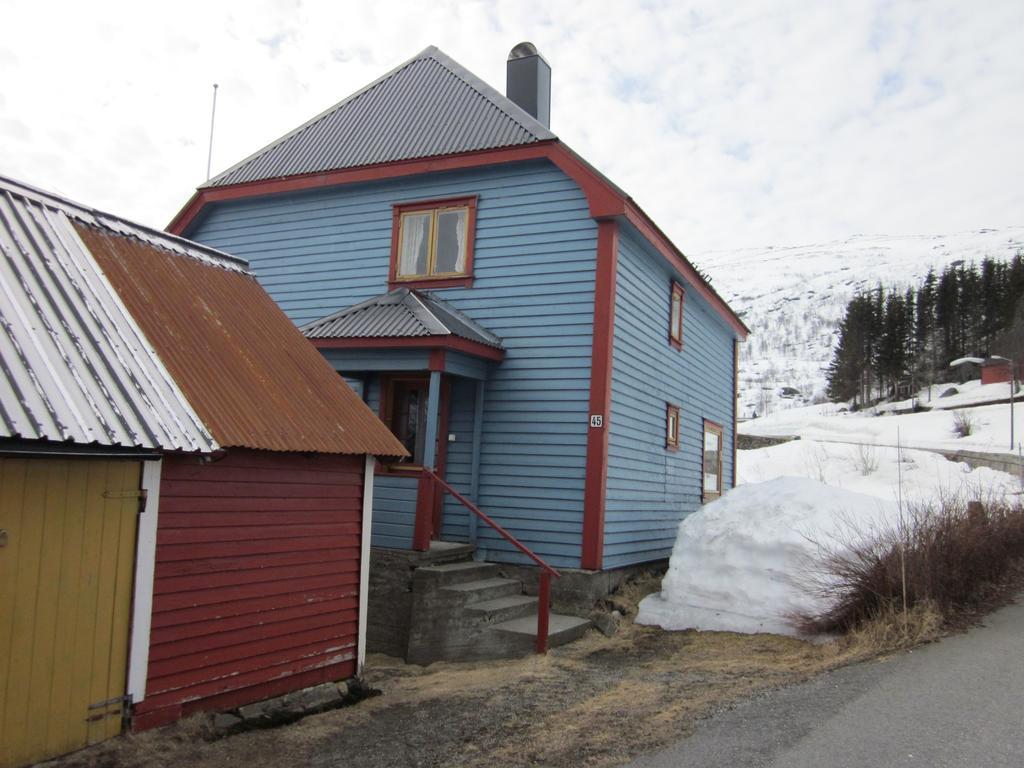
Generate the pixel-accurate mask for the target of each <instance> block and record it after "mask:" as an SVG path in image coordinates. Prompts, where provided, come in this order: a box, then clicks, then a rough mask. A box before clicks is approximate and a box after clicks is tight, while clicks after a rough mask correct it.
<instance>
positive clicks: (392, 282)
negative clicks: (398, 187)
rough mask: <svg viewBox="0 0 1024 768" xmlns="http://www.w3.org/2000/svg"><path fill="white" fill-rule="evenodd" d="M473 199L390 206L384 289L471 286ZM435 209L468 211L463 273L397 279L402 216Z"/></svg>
mask: <svg viewBox="0 0 1024 768" xmlns="http://www.w3.org/2000/svg"><path fill="white" fill-rule="evenodd" d="M476 201H477V196H476V195H471V196H468V197H449V198H445V199H441V200H417V201H416V202H413V203H394V204H393V205H392V206H391V262H390V264H389V265H388V290H394V289H395V288H398V287H405V288H425V289H430V288H469V287H471V286H472V285H473V250H474V245H475V244H476ZM435 208H468V209H469V212H468V214H467V216H466V271H465V274H462V275H449V276H442V277H414V278H400V277H399V276H398V243H399V240H400V237H399V234H400V231H401V220H402V214H403V213H410V212H413V211H430V210H433V209H435Z"/></svg>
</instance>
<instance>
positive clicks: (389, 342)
mask: <svg viewBox="0 0 1024 768" xmlns="http://www.w3.org/2000/svg"><path fill="white" fill-rule="evenodd" d="M310 342H311V343H312V344H313V346H314V347H316V348H317V349H430V350H436V349H449V350H451V351H452V352H465V353H466V354H467V355H474V356H476V357H481V358H483V359H485V360H494V361H495V362H501V361H502V360H504V359H505V350H503V349H498V348H497V347H491V346H488V345H487V344H481V343H479V342H476V341H470V340H469V339H462V338H459V337H458V336H403V337H401V338H397V339H395V338H377V337H374V336H363V337H359V338H348V339H310ZM436 359H437V360H440V361H441V362H442V363H443V361H444V358H436ZM431 370H434V369H431Z"/></svg>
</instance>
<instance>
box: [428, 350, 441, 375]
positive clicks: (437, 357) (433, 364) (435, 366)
mask: <svg viewBox="0 0 1024 768" xmlns="http://www.w3.org/2000/svg"><path fill="white" fill-rule="evenodd" d="M427 367H428V368H429V369H430V370H432V371H443V370H444V350H443V349H432V350H430V358H429V360H428V362H427Z"/></svg>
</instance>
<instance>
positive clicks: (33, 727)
mask: <svg viewBox="0 0 1024 768" xmlns="http://www.w3.org/2000/svg"><path fill="white" fill-rule="evenodd" d="M140 477H141V467H140V464H139V462H135V461H108V460H94V459H50V458H25V459H21V458H18V459H5V458H0V531H3V532H4V533H0V766H3V768H7V767H8V766H15V765H21V764H24V763H27V762H32V761H36V760H42V759H44V758H47V757H52V756H54V755H60V754H64V753H65V752H70V751H72V750H75V749H80V748H81V747H85V746H87V745H89V744H94V743H96V742H98V741H102V740H103V739H106V738H109V737H111V736H115V735H117V734H118V733H120V732H121V722H122V699H123V697H124V695H125V678H126V675H127V657H128V633H129V629H130V627H129V624H130V614H131V603H132V582H133V576H134V565H135V527H136V515H137V512H138V489H139V481H140Z"/></svg>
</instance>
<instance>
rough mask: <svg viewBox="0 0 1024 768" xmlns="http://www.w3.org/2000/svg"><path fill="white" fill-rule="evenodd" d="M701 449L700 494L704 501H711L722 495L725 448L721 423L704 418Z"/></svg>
mask: <svg viewBox="0 0 1024 768" xmlns="http://www.w3.org/2000/svg"><path fill="white" fill-rule="evenodd" d="M702 450H703V454H704V455H703V459H702V464H703V471H702V472H701V477H702V478H703V480H702V496H703V498H704V501H712V500H714V499H717V498H718V497H719V496H721V495H722V453H723V452H724V450H725V443H724V441H723V437H722V425H721V424H716V423H715V422H713V421H709V420H708V419H704V443H703V449H702Z"/></svg>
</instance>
